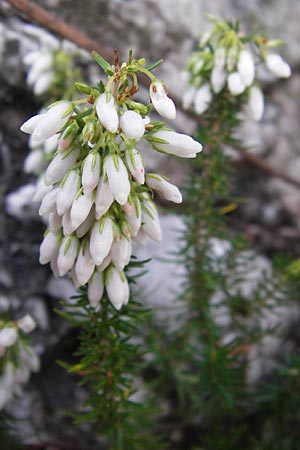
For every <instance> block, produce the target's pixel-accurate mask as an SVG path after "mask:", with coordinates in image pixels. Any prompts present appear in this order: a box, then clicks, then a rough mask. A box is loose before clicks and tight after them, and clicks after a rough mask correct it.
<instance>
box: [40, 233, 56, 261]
mask: <svg viewBox="0 0 300 450" xmlns="http://www.w3.org/2000/svg"><path fill="white" fill-rule="evenodd" d="M58 248H59V238H58V235H57V234H55V233H53V232H52V231H49V232H48V233H47V234H46V235H45V237H44V239H43V242H42V243H41V246H40V259H39V261H40V264H47V263H48V262H50V261H51V259H52V258H53V257H54V256H55V254H56V252H57V250H58Z"/></svg>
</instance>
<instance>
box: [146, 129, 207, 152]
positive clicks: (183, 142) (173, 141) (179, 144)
mask: <svg viewBox="0 0 300 450" xmlns="http://www.w3.org/2000/svg"><path fill="white" fill-rule="evenodd" d="M152 136H154V137H157V138H159V139H163V140H165V141H167V142H168V143H167V144H161V143H155V145H156V146H157V147H158V148H160V149H161V150H162V151H164V152H165V153H170V154H172V155H176V156H179V157H181V158H190V157H194V156H195V154H196V153H199V152H201V150H202V145H201V144H200V142H198V141H195V140H194V139H193V138H191V137H190V136H188V135H186V134H181V133H176V132H175V131H167V130H159V131H156V132H155V133H153V134H152Z"/></svg>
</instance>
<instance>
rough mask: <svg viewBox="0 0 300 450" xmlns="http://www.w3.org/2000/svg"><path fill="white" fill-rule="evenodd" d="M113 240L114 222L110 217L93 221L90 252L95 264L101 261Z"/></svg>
mask: <svg viewBox="0 0 300 450" xmlns="http://www.w3.org/2000/svg"><path fill="white" fill-rule="evenodd" d="M113 240H114V223H113V221H112V219H111V218H110V217H105V218H103V219H101V221H97V222H95V225H94V226H93V228H92V232H91V238H90V252H91V255H92V257H93V260H94V262H95V264H96V265H99V264H101V263H102V262H103V260H104V258H105V257H106V256H107V255H108V253H109V252H110V249H111V246H112V243H113Z"/></svg>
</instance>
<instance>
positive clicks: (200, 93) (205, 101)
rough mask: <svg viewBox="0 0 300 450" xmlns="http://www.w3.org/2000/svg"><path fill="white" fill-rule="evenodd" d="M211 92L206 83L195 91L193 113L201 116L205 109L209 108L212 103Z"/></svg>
mask: <svg viewBox="0 0 300 450" xmlns="http://www.w3.org/2000/svg"><path fill="white" fill-rule="evenodd" d="M212 97H213V95H212V92H211V89H210V85H209V84H208V83H204V84H203V85H202V86H201V87H200V88H199V89H197V91H196V95H195V100H194V107H195V112H196V113H197V114H203V113H204V112H205V111H206V110H207V108H208V107H209V105H210V103H211V101H212Z"/></svg>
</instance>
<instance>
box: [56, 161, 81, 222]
mask: <svg viewBox="0 0 300 450" xmlns="http://www.w3.org/2000/svg"><path fill="white" fill-rule="evenodd" d="M78 184H79V173H78V170H77V169H76V170H71V171H70V172H69V174H68V176H67V177H66V178H65V179H64V180H63V183H62V185H60V187H59V189H58V194H57V199H56V206H57V213H58V214H59V215H60V216H61V215H62V214H64V213H65V212H66V211H67V209H70V208H71V206H72V203H73V201H74V198H75V196H76V194H77V192H78Z"/></svg>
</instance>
